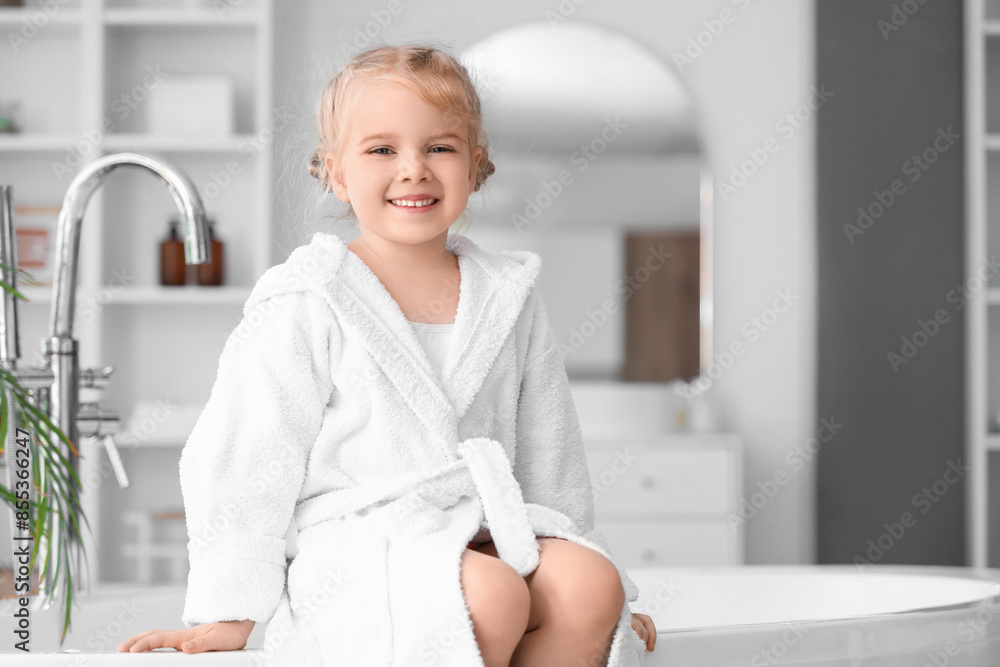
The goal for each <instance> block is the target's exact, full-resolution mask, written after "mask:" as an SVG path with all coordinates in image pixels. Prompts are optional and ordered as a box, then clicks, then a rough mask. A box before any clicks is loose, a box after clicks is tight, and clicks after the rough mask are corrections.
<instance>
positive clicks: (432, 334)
mask: <svg viewBox="0 0 1000 667" xmlns="http://www.w3.org/2000/svg"><path fill="white" fill-rule="evenodd" d="M407 322H409V323H410V326H411V327H413V332H414V333H415V334H417V340H419V341H420V344H421V345H422V346H423V348H424V351H425V352H427V358H428V359H430V361H431V366H432V367H433V368H434V372H435V373H436V374H437V376H438V378H439V379H440V378H441V374H442V370H443V368H444V355H445V351H446V350H447V349H448V343H449V341H450V340H451V330H452V329H453V328H454V327H455V323H454V322H449V323H446V324H432V323H430V322H413V321H411V320H407ZM492 539H493V538H492V537H491V535H490V529H489V528H487V527H486V520H485V518H484V519H483V522H482V523H481V524H480V525H479V532H478V533H476V534H475V535H474V536H473V537H472V540H471V543H475V544H482V543H483V542H489V541H491V540H492Z"/></svg>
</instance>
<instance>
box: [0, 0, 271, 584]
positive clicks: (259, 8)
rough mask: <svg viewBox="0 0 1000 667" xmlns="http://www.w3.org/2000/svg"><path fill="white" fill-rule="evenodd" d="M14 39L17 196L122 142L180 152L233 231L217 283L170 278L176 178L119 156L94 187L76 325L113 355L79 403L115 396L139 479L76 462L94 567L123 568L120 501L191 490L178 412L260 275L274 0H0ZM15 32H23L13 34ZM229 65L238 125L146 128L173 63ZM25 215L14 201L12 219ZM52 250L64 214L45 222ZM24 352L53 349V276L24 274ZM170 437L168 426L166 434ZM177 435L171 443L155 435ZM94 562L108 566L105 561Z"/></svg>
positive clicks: (205, 374)
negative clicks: (123, 481) (158, 410)
mask: <svg viewBox="0 0 1000 667" xmlns="http://www.w3.org/2000/svg"><path fill="white" fill-rule="evenodd" d="M0 28H2V29H3V34H4V35H5V41H7V42H8V46H7V48H8V49H9V50H8V53H7V56H5V64H6V65H7V66H6V67H3V68H0V107H3V108H7V107H8V105H10V104H11V103H12V102H15V101H16V102H18V103H19V105H20V112H19V113H18V114H17V115H16V116H15V117H16V118H17V119H19V120H20V125H21V127H20V130H21V131H20V132H19V133H17V134H0V183H8V184H12V185H13V186H14V189H13V193H14V203H15V205H16V206H30V207H43V206H53V205H55V206H58V205H60V204H61V203H62V198H63V196H64V195H65V192H66V189H67V187H68V186H69V183H70V181H71V180H72V178H73V176H74V174H75V173H76V172H77V171H78V169H79V167H80V166H81V165H83V164H86V163H87V162H89V161H90V160H92V159H94V158H96V157H99V156H102V155H109V154H112V153H118V152H138V153H143V154H149V155H154V156H158V157H161V158H163V159H165V160H168V161H170V162H173V163H174V164H176V165H177V166H178V167H180V168H181V169H182V170H183V171H184V172H186V173H187V174H188V175H189V176H190V177H191V179H192V181H193V182H194V183H195V185H196V186H197V188H198V190H199V193H200V194H201V196H202V198H203V200H204V203H205V206H206V210H207V212H208V214H209V215H210V216H212V217H214V218H215V219H216V220H217V225H216V231H217V233H218V236H219V238H220V239H221V240H222V241H223V242H224V243H225V253H226V256H225V275H224V284H223V285H222V286H197V285H186V286H178V287H164V286H161V285H159V279H158V276H159V272H158V257H159V255H158V252H159V245H158V244H159V242H160V240H162V238H163V237H164V236H166V233H167V231H168V226H167V223H168V220H169V218H170V217H172V216H176V215H177V209H176V205H175V204H174V202H173V200H172V199H171V197H170V195H169V193H168V191H167V189H166V187H165V185H164V184H163V183H162V182H161V181H160V180H159V179H158V178H156V177H155V176H153V174H151V173H149V172H147V171H144V170H140V169H134V168H131V169H120V170H117V171H115V172H114V173H113V174H111V175H109V176H108V178H107V179H105V181H104V182H103V184H102V185H101V187H99V188H98V189H97V190H96V192H95V194H94V196H93V197H92V199H91V200H90V204H89V206H88V209H87V213H86V216H85V218H84V221H83V229H82V233H81V251H80V252H81V255H80V275H79V276H78V281H79V282H78V292H77V299H76V300H77V313H76V322H75V327H74V335H75V337H77V338H78V339H79V340H80V363H81V366H82V367H104V366H107V365H112V366H114V367H115V373H114V374H113V375H112V376H111V378H110V381H109V384H108V387H107V388H106V389H104V390H94V389H87V390H83V391H82V392H81V401H99V402H100V403H101V405H102V407H103V408H104V409H106V410H109V411H114V412H116V413H117V414H118V415H119V416H120V418H121V424H122V428H123V430H122V431H121V432H119V434H118V435H117V436H116V438H117V439H118V446H119V449H120V450H121V452H122V459H123V462H124V463H125V466H126V469H128V470H129V472H130V474H131V475H132V478H133V480H132V481H133V484H132V486H131V487H130V488H128V489H125V490H122V489H119V488H118V485H117V483H116V482H115V478H114V476H113V475H108V474H107V470H108V469H107V467H106V466H107V458H106V456H104V454H103V452H102V451H101V449H100V448H95V449H91V448H90V446H89V443H81V447H82V448H83V449H85V450H86V451H88V452H92V454H93V455H92V456H89V457H86V458H85V459H83V460H81V469H80V473H81V477H82V478H83V479H84V480H91V481H90V482H89V483H88V482H85V486H86V487H87V488H86V489H85V491H84V494H83V501H84V511H85V512H86V516H87V518H88V522H89V524H90V526H91V527H92V529H93V534H94V535H95V536H96V543H95V540H91V539H90V538H89V535H88V536H87V550H88V556H89V557H88V562H89V565H90V566H91V571H90V575H91V580H92V581H95V582H96V581H121V580H126V579H128V577H129V575H128V572H129V571H130V570H131V567H130V565H128V564H127V561H126V560H125V559H124V558H123V556H122V554H121V553H120V549H119V547H120V545H122V544H123V543H125V542H130V541H132V532H133V529H132V528H130V527H129V526H126V525H125V524H124V523H123V521H122V515H121V510H122V508H129V509H133V510H142V511H147V512H153V513H162V512H169V511H171V510H175V509H176V508H177V505H178V502H179V501H180V497H179V492H178V489H177V488H176V487H177V469H176V456H177V455H178V454H179V451H180V450H179V445H180V444H183V443H182V441H181V442H172V443H169V444H168V443H166V442H165V440H166V439H167V438H166V437H165V434H167V433H168V432H169V433H177V432H178V431H179V429H178V428H175V427H174V425H173V424H172V421H173V420H175V419H176V418H177V417H178V415H180V414H181V413H182V412H183V410H182V409H181V408H183V407H184V406H189V405H192V404H204V402H205V400H207V398H208V396H209V394H210V390H211V383H212V380H213V378H214V376H215V371H216V368H217V364H218V357H219V353H220V352H221V349H222V346H223V344H224V342H225V339H226V336H227V335H228V333H229V332H230V331H231V330H232V329H233V328H234V327H235V326H236V325H237V324H238V323H239V320H240V316H241V308H242V305H243V303H244V301H245V300H246V298H247V297H248V296H249V294H250V290H251V288H252V287H253V284H254V283H255V281H256V279H257V278H259V276H260V275H261V274H263V273H264V271H266V270H267V269H268V268H269V267H270V266H271V264H272V263H273V262H272V245H273V244H272V236H273V233H272V232H273V221H272V219H273V213H272V211H273V207H272V199H273V197H272V192H273V183H274V175H273V170H272V154H273V146H272V138H273V136H274V134H275V132H277V131H278V130H279V129H280V128H281V127H282V126H283V124H285V123H287V122H290V121H289V117H288V116H287V114H286V108H285V107H282V106H278V107H275V105H274V104H273V103H272V86H273V83H272V82H273V66H272V60H273V32H274V29H273V3H272V0H211V1H209V0H63V1H60V2H58V3H56V2H43V1H42V0H26V2H25V6H23V7H4V8H0ZM11 40H13V41H11ZM192 74H194V75H198V74H206V75H225V76H227V77H229V78H230V80H231V82H232V89H233V113H232V130H233V131H232V132H231V133H225V134H217V133H213V134H184V135H163V134H157V133H154V132H151V131H150V128H151V127H152V125H151V121H152V116H151V114H150V93H151V92H152V91H153V90H154V89H155V87H156V86H157V85H158V82H161V81H166V80H170V77H171V76H174V77H176V78H180V77H181V76H183V75H192ZM17 218H18V216H17V214H16V213H15V219H17ZM50 238H51V241H50V244H51V247H50V252H54V241H55V235H54V229H52V232H51V235H50ZM20 287H21V288H22V291H24V292H25V294H26V296H27V297H28V299H29V302H28V303H22V304H21V305H20V306H19V313H20V316H21V323H20V325H21V326H20V328H21V354H22V358H21V365H22V366H30V365H33V364H35V363H39V362H40V361H41V356H40V340H41V338H42V337H43V336H44V335H45V334H46V332H47V327H48V317H49V309H50V307H51V292H50V289H51V288H49V287H29V286H20ZM141 401H151V402H154V401H160V402H162V403H163V404H164V405H166V406H173V408H176V410H173V411H171V410H172V409H173V408H171V409H168V410H166V411H165V412H164V414H165V415H166V416H165V417H164V421H162V422H152V424H153V428H152V430H143V431H142V432H129V431H128V430H127V428H126V425H127V424H128V423H129V422H130V418H131V417H132V415H133V413H134V411H135V408H136V406H137V404H139V403H140V402H141ZM161 436H162V437H161ZM161 445H167V446H161ZM98 567H99V571H98V569H97V568H98Z"/></svg>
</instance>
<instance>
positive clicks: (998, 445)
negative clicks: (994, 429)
mask: <svg viewBox="0 0 1000 667" xmlns="http://www.w3.org/2000/svg"><path fill="white" fill-rule="evenodd" d="M986 448H987V449H989V450H990V451H991V452H1000V433H990V434H989V435H987V436H986Z"/></svg>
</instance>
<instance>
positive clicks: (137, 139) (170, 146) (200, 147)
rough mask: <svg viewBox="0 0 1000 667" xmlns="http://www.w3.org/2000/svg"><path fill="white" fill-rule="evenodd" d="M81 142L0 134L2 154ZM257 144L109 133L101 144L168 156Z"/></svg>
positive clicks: (236, 137)
mask: <svg viewBox="0 0 1000 667" xmlns="http://www.w3.org/2000/svg"><path fill="white" fill-rule="evenodd" d="M79 141H80V135H78V134H42V133H38V132H31V133H23V134H3V133H0V152H8V153H27V152H39V151H41V152H52V153H66V152H69V151H71V150H72V149H73V146H74V145H75V144H77V143H79ZM252 141H254V135H252V134H233V135H229V136H216V135H205V136H197V135H179V136H170V135H155V134H106V135H104V138H103V140H102V141H100V142H99V148H100V149H101V150H113V151H121V150H157V151H163V152H167V153H236V152H239V151H240V150H243V149H245V148H246V147H247V146H249V145H250V143H251V142H252Z"/></svg>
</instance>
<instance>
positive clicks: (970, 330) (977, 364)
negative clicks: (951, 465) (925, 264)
mask: <svg viewBox="0 0 1000 667" xmlns="http://www.w3.org/2000/svg"><path fill="white" fill-rule="evenodd" d="M998 74H1000V2H998V0H966V4H965V91H966V92H965V101H966V111H965V122H966V133H965V136H966V146H965V149H966V150H965V155H966V174H967V178H966V204H967V210H966V246H965V249H966V271H965V276H964V278H965V281H966V283H967V284H968V287H969V290H968V299H969V301H968V308H967V309H966V313H967V315H966V317H967V320H966V325H967V326H966V343H967V349H968V354H967V355H966V360H967V369H966V371H967V377H968V380H967V391H966V404H967V422H966V431H967V434H968V435H967V449H966V455H967V459H968V462H969V463H968V464H969V465H970V466H971V469H970V472H969V478H968V484H967V486H966V491H967V501H968V502H967V506H968V513H967V517H968V518H967V531H966V532H967V551H968V553H969V559H968V560H969V565H972V566H974V567H987V566H991V565H992V566H997V565H998V563H997V562H991V560H992V561H995V560H996V558H997V556H1000V554H998V555H997V556H994V558H992V559H991V554H990V543H991V541H996V540H997V539H998V538H1000V535H991V530H990V527H991V523H996V519H997V518H1000V515H996V514H993V513H994V512H996V510H993V509H992V508H993V507H995V506H996V500H997V499H1000V488H996V485H995V484H991V483H990V478H991V465H993V466H1000V433H996V432H995V430H996V429H995V425H996V421H995V419H994V418H993V415H994V414H996V413H997V412H998V411H1000V275H996V276H990V277H989V279H988V281H987V282H986V284H985V286H981V287H979V286H977V285H976V284H975V282H974V280H975V276H977V275H978V276H982V275H983V273H982V272H981V271H982V267H983V262H984V260H987V259H989V258H990V257H991V256H992V255H995V254H996V255H1000V198H996V197H992V196H990V193H991V192H994V191H997V189H998V188H1000V79H998ZM977 287H979V288H978V289H977ZM991 459H992V460H991ZM992 474H993V475H995V474H996V471H995V470H994V471H993V473H992ZM991 515H993V516H991Z"/></svg>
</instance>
